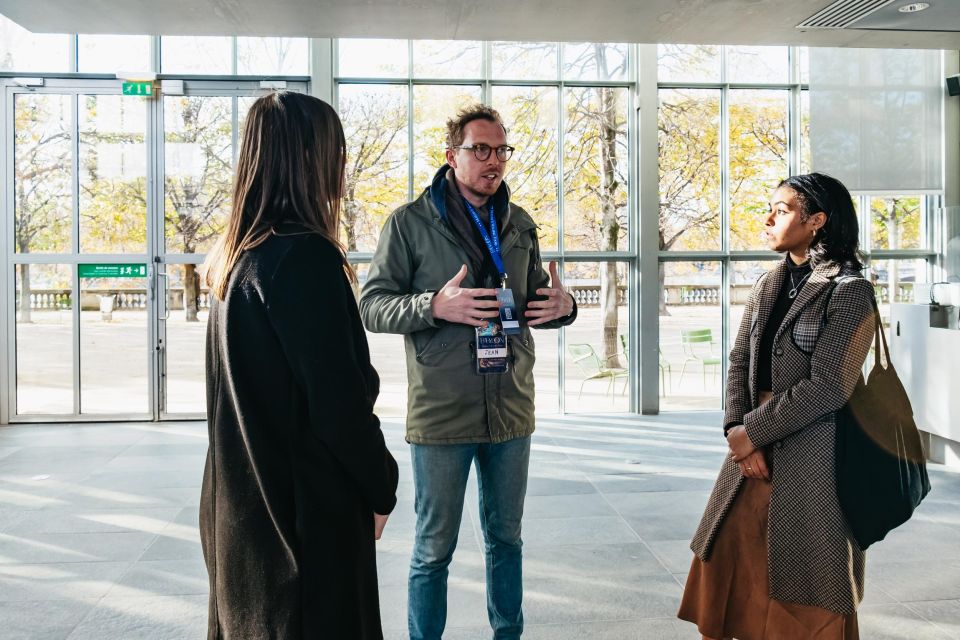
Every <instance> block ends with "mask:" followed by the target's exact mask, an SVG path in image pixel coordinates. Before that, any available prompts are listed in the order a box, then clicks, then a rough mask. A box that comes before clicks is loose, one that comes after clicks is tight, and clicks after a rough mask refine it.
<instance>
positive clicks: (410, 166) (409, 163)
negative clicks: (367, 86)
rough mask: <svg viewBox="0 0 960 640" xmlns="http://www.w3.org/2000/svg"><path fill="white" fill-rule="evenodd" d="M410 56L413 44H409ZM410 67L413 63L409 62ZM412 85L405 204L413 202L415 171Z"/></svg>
mask: <svg viewBox="0 0 960 640" xmlns="http://www.w3.org/2000/svg"><path fill="white" fill-rule="evenodd" d="M410 49H411V55H413V54H412V49H413V44H412V42H411V44H410ZM410 64H411V65H412V64H413V62H412V61H411V62H410ZM413 127H414V122H413V83H412V82H411V81H410V80H407V202H411V201H412V200H413V189H414V183H413V173H414V170H415V165H416V162H415V158H414V144H415V142H416V141H415V140H414V135H413V133H414V132H413Z"/></svg>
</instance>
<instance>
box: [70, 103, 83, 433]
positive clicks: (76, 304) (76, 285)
mask: <svg viewBox="0 0 960 640" xmlns="http://www.w3.org/2000/svg"><path fill="white" fill-rule="evenodd" d="M70 108H71V111H72V114H73V123H72V132H73V145H72V152H73V158H72V162H71V165H72V166H71V169H70V186H71V191H72V205H71V217H72V220H71V239H70V244H71V248H72V254H73V256H74V257H75V259H74V260H72V261H71V265H72V268H71V269H70V271H71V280H72V287H71V290H72V296H73V304H72V305H71V307H72V309H71V311H72V312H73V413H74V415H75V416H79V415H80V409H81V402H80V357H81V349H80V340H81V336H80V307H81V304H80V273H79V268H78V266H77V265H78V264H79V257H80V98H79V95H78V94H77V93H73V94H72V95H71V97H70Z"/></svg>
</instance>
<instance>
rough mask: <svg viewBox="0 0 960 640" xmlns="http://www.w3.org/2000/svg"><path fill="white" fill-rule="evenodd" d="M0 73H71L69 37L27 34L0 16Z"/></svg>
mask: <svg viewBox="0 0 960 640" xmlns="http://www.w3.org/2000/svg"><path fill="white" fill-rule="evenodd" d="M0 71H50V72H54V71H72V69H71V68H70V36H68V35H65V34H64V35H61V34H41V33H30V32H29V31H27V30H26V29H24V28H23V27H21V26H20V25H18V24H17V23H16V22H14V21H13V20H10V19H9V18H7V17H6V16H0Z"/></svg>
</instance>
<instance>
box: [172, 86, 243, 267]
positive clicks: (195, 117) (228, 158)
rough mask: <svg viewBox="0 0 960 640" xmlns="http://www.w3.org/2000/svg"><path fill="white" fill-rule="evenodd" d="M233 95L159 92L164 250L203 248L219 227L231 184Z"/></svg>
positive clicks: (199, 250) (226, 209) (200, 250)
mask: <svg viewBox="0 0 960 640" xmlns="http://www.w3.org/2000/svg"><path fill="white" fill-rule="evenodd" d="M233 104H234V103H233V99H232V98H223V97H204V96H168V97H166V98H164V127H165V133H164V173H165V175H164V187H165V199H164V216H165V223H166V224H165V227H166V249H167V251H168V252H170V253H204V252H206V251H207V250H208V249H210V247H211V246H212V245H213V242H214V241H215V240H216V237H217V235H219V234H220V232H221V231H222V230H223V228H224V225H225V224H226V220H227V217H228V216H229V213H230V204H231V194H232V185H233V156H234V150H233V142H232V140H233V125H232V121H233V108H234V107H233Z"/></svg>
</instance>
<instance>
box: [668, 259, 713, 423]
mask: <svg viewBox="0 0 960 640" xmlns="http://www.w3.org/2000/svg"><path fill="white" fill-rule="evenodd" d="M660 273H661V276H660V277H661V283H662V284H661V288H660V293H661V300H660V367H661V369H662V370H663V371H664V374H665V375H664V377H665V378H666V383H665V384H666V387H667V388H666V389H661V395H662V397H661V400H660V408H661V409H666V410H677V409H681V410H688V409H719V408H720V407H721V406H722V398H721V393H722V389H723V378H724V375H726V374H725V372H724V371H723V369H722V358H721V354H722V349H723V347H722V345H721V342H722V339H723V338H722V336H723V333H722V331H723V313H722V310H723V307H722V306H721V304H720V300H721V295H720V287H721V277H720V263H718V262H661V263H660Z"/></svg>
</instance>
